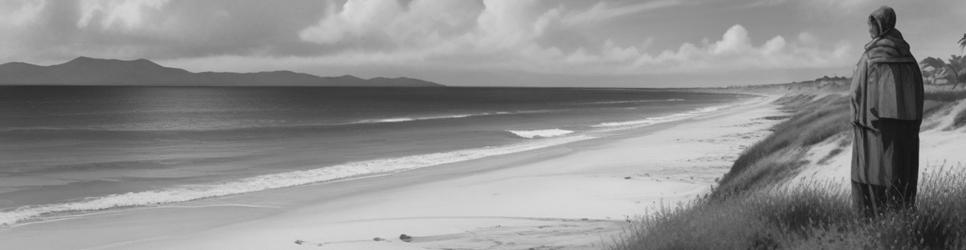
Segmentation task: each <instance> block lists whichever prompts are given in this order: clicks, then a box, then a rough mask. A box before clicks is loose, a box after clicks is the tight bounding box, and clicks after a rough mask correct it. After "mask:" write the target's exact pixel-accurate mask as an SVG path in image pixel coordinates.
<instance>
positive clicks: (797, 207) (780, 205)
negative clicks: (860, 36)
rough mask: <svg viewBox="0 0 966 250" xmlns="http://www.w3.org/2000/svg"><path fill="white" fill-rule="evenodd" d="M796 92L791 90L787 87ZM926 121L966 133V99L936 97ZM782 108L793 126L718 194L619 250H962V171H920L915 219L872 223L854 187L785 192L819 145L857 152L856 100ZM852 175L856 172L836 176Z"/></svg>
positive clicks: (740, 163)
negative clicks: (854, 203) (855, 204)
mask: <svg viewBox="0 0 966 250" xmlns="http://www.w3.org/2000/svg"><path fill="white" fill-rule="evenodd" d="M789 89H792V88H790V87H789ZM926 99H927V102H926V107H925V110H926V116H927V117H931V118H932V119H931V120H933V121H935V120H949V119H952V120H953V122H952V123H942V124H938V123H930V124H924V126H923V130H927V129H939V130H945V131H948V130H955V129H959V128H961V127H962V126H964V125H966V109H963V108H962V107H963V105H960V104H961V103H962V102H963V101H964V100H966V91H962V90H951V89H949V88H938V87H932V86H931V87H929V88H927V96H926ZM776 104H779V105H781V107H782V108H783V109H784V110H785V111H787V112H789V113H790V114H791V115H790V116H789V118H788V119H787V120H785V121H783V122H781V123H780V124H778V125H776V126H774V127H773V129H772V130H773V133H772V134H771V135H769V136H768V137H766V138H765V139H763V140H761V141H759V142H758V143H757V144H755V145H753V146H752V147H750V148H748V149H746V150H745V151H744V152H743V153H742V154H741V156H740V157H739V158H738V159H737V160H736V161H735V162H734V164H733V166H732V168H731V170H730V172H728V173H727V174H726V175H725V176H724V177H723V178H722V179H721V180H720V181H719V183H718V186H717V187H716V188H715V189H714V190H713V191H712V192H711V193H710V194H708V195H707V196H705V197H702V198H699V199H696V200H694V201H692V202H690V203H688V204H683V205H681V206H678V207H675V208H669V209H665V210H663V211H659V212H657V213H652V214H650V215H647V216H646V217H644V218H642V219H641V221H639V222H635V225H634V226H633V227H632V228H631V229H629V230H628V231H627V232H626V233H625V234H624V235H623V237H621V238H620V239H618V240H617V241H616V242H614V244H613V245H612V246H611V249H615V250H618V249H619V250H625V249H963V248H966V172H964V171H961V170H959V168H961V167H962V166H960V165H958V164H959V163H947V164H946V165H943V166H928V167H927V166H922V167H923V169H926V172H924V173H922V175H921V178H920V187H919V197H918V199H917V209H914V210H901V211H895V212H892V213H889V214H885V215H883V216H879V217H877V218H875V219H871V220H870V219H865V218H864V217H862V216H860V215H859V214H857V213H855V212H854V209H852V207H851V197H850V192H851V190H850V187H849V186H848V185H847V184H845V185H843V183H836V182H830V181H827V180H821V179H816V180H814V181H811V182H806V183H804V184H800V185H797V186H794V187H793V188H788V187H787V186H783V185H782V184H783V183H785V182H786V181H787V180H789V179H790V177H793V176H795V175H796V174H797V173H798V172H799V171H800V170H801V168H803V167H804V166H807V165H808V164H815V163H814V162H809V160H808V159H807V157H805V156H806V154H807V152H809V149H810V148H812V147H815V146H816V145H835V147H836V148H835V149H834V150H831V151H829V153H828V154H829V155H828V156H826V157H825V158H830V157H834V156H836V155H838V154H842V153H843V152H846V151H847V150H850V147H849V146H850V144H851V141H850V138H851V137H850V136H849V131H850V127H849V125H848V119H849V113H848V112H849V107H848V96H847V95H846V94H845V93H843V92H842V91H841V90H836V91H831V92H827V93H821V91H814V92H798V93H794V94H789V95H786V96H785V97H782V98H780V99H778V100H776ZM838 167H848V166H838Z"/></svg>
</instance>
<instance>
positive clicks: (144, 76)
mask: <svg viewBox="0 0 966 250" xmlns="http://www.w3.org/2000/svg"><path fill="white" fill-rule="evenodd" d="M0 85H115V86H116V85H124V86H329V87H443V86H444V85H441V84H438V83H434V82H430V81H424V80H419V79H413V78H405V77H399V78H385V77H376V78H371V79H362V78H358V77H355V76H351V75H344V76H338V77H320V76H316V75H310V74H305V73H296V72H292V71H269V72H257V73H229V72H200V73H194V72H190V71H187V70H184V69H179V68H171V67H165V66H161V65H158V64H157V63H154V62H152V61H149V60H146V59H138V60H131V61H124V60H114V59H98V58H90V57H78V58H75V59H74V60H70V61H68V62H66V63H62V64H56V65H50V66H39V65H34V64H29V63H21V62H12V63H6V64H2V65H0Z"/></svg>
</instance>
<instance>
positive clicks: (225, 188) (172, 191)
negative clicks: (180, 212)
mask: <svg viewBox="0 0 966 250" xmlns="http://www.w3.org/2000/svg"><path fill="white" fill-rule="evenodd" d="M593 138H594V137H591V136H583V135H581V136H568V137H557V138H549V139H543V140H535V141H528V142H525V143H517V144H510V145H504V146H491V147H482V148H474V149H464V150H456V151H449V152H439V153H430V154H421V155H411V156H403V157H397V158H386V159H376V160H367V161H357V162H348V163H344V164H339V165H334V166H326V167H321V168H316V169H309V170H299V171H291V172H283V173H275V174H266V175H259V176H253V177H248V178H243V179H238V180H234V181H227V182H220V183H213V184H202V185H183V186H176V187H171V188H167V189H160V190H150V191H142V192H129V193H122V194H111V195H107V196H101V197H93V198H87V199H84V200H81V201H75V202H66V203H57V204H45V205H32V206H24V207H19V208H16V209H12V210H7V211H2V212H0V225H6V226H11V225H15V224H17V223H22V222H26V221H30V220H35V219H39V218H41V217H42V216H46V215H55V214H60V213H67V212H87V211H98V210H105V209H112V208H122V207H135V206H152V205H160V204H167V203H175V202H184V201H191V200H198V199H204V198H212V197H219V196H226V195H235V194H244V193H250V192H256V191H262V190H269V189H277V188H285V187H292V186H298V185H305V184H311V183H318V182H324V181H331V180H336V179H342V178H349V177H360V176H365V175H372V174H384V173H394V172H399V171H406V170H412V169H418V168H425V167H431V166H437V165H441V164H448V163H455V162H461V161H468V160H475V159H480V158H484V157H490V156H497V155H504V154H512V153H518V152H523V151H530V150H535V149H540V148H546V147H551V146H556V145H561V144H566V143H571V142H576V141H582V140H588V139H593Z"/></svg>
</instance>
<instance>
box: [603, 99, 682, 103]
mask: <svg viewBox="0 0 966 250" xmlns="http://www.w3.org/2000/svg"><path fill="white" fill-rule="evenodd" d="M683 101H686V100H684V99H680V98H672V99H661V100H629V101H605V102H592V103H590V104H624V103H649V102H683Z"/></svg>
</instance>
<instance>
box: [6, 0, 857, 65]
mask: <svg viewBox="0 0 966 250" xmlns="http://www.w3.org/2000/svg"><path fill="white" fill-rule="evenodd" d="M695 5H696V4H691V2H688V1H685V0H656V1H646V2H615V1H599V2H593V3H587V2H577V1H574V2H548V1H538V0H479V1H452V0H411V1H399V0H345V1H334V0H333V1H326V2H321V3H320V2H317V1H310V0H297V1H287V2H285V4H278V3H271V2H269V1H260V0H210V1H187V0H130V1H119V0H82V1H53V0H0V7H2V8H0V31H4V33H5V34H6V35H5V36H4V37H2V38H0V45H3V46H2V47H3V48H0V60H2V61H10V60H23V61H34V62H36V61H41V62H56V61H62V60H64V59H68V58H71V57H75V56H80V55H87V56H99V57H119V58H127V59H131V58H151V59H158V60H162V61H166V62H171V63H174V66H185V67H190V69H193V70H228V71H239V70H242V71H249V70H259V69H263V70H270V69H285V68H286V67H288V68H291V69H301V70H303V71H309V72H312V73H318V72H326V73H330V72H328V71H325V70H326V69H331V68H366V67H370V68H393V69H396V70H397V71H394V72H416V73H420V72H423V71H429V70H459V71H462V72H467V71H475V72H525V73H533V74H553V75H648V74H671V73H677V74H692V73H694V74H698V73H704V72H728V71H733V70H756V69H795V68H833V67H847V65H848V64H849V63H851V61H852V59H851V58H850V56H854V55H852V54H854V53H855V51H852V47H851V46H850V43H849V42H847V41H836V40H828V39H827V38H824V39H823V37H821V36H819V35H816V34H813V33H806V32H801V33H798V34H795V35H791V36H788V37H785V36H780V35H774V34H772V35H771V36H768V37H770V38H768V39H763V40H757V39H753V36H751V34H752V32H754V30H749V29H748V28H746V27H745V26H743V25H738V24H735V25H732V26H730V27H728V28H726V29H722V28H715V30H708V29H707V28H706V27H700V28H702V29H704V30H701V31H699V32H700V33H701V34H719V35H716V37H706V38H705V39H704V40H668V39H667V38H665V37H664V36H662V35H661V34H650V33H646V34H644V32H642V31H640V30H636V29H635V26H634V25H627V23H622V22H623V21H624V19H628V18H640V17H642V16H648V15H652V14H654V13H659V12H660V11H662V10H672V9H680V8H685V7H688V6H695ZM675 25H679V24H675ZM680 25H687V24H686V23H683V24H680ZM684 28H686V27H682V30H681V32H685V31H687V30H684ZM609 29H613V30H614V31H616V32H613V33H620V32H624V33H641V34H637V35H629V36H614V37H610V36H600V35H599V34H600V33H593V32H594V31H597V30H609ZM718 29H720V30H718ZM786 35H788V34H786ZM656 43H660V45H659V46H655V44H656ZM313 69H319V70H313ZM331 73H336V74H338V72H331Z"/></svg>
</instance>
